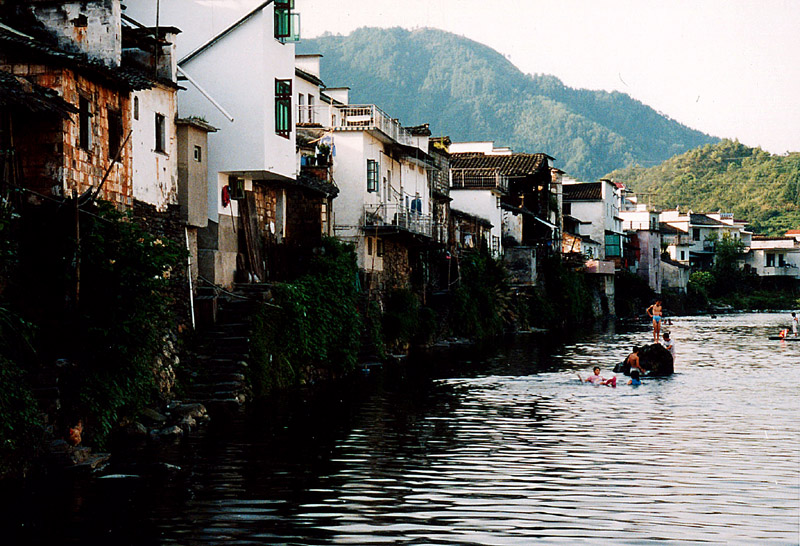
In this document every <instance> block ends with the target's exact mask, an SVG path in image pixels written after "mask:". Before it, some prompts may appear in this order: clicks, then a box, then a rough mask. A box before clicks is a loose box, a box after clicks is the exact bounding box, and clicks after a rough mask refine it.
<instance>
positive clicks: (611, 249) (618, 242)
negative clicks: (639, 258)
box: [562, 179, 624, 265]
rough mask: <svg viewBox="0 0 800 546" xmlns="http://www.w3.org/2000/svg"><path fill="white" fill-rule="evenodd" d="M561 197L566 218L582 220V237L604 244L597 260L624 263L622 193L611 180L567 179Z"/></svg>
mask: <svg viewBox="0 0 800 546" xmlns="http://www.w3.org/2000/svg"><path fill="white" fill-rule="evenodd" d="M562 194H563V196H562V198H563V213H564V215H565V216H567V215H569V216H572V217H573V218H577V219H579V220H580V221H581V235H587V236H588V237H589V238H590V239H592V240H593V241H597V242H600V243H602V247H601V254H600V255H599V256H597V259H599V260H616V261H621V259H622V243H623V238H624V233H623V230H622V218H621V217H620V214H619V213H620V208H621V193H620V190H619V189H618V188H617V186H616V185H615V184H614V183H613V182H611V181H610V180H601V181H599V182H578V181H575V180H572V179H565V180H564V184H563V187H562ZM587 222H588V223H587ZM620 265H621V264H620Z"/></svg>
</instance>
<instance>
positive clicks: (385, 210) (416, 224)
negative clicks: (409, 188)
mask: <svg viewBox="0 0 800 546" xmlns="http://www.w3.org/2000/svg"><path fill="white" fill-rule="evenodd" d="M386 228H393V231H404V232H408V233H413V234H416V235H422V236H424V237H428V238H431V237H433V221H432V219H431V216H430V215H429V214H420V213H418V212H416V211H412V210H410V209H408V208H406V207H405V206H404V205H400V204H398V203H381V204H380V205H365V206H364V230H365V231H367V232H368V233H369V232H370V231H371V230H373V229H374V230H376V232H377V233H378V234H379V235H381V234H385V233H386V232H387V229H386ZM389 231H392V230H389ZM437 235H439V234H438V233H437Z"/></svg>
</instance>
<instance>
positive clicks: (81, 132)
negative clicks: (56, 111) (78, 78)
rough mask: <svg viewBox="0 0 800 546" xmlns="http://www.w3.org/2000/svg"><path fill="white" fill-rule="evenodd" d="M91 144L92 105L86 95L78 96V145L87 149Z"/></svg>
mask: <svg viewBox="0 0 800 546" xmlns="http://www.w3.org/2000/svg"><path fill="white" fill-rule="evenodd" d="M91 145H92V107H91V104H90V103H89V99H87V98H86V97H79V98H78V146H80V147H81V148H83V149H84V150H88V149H89V148H90V147H91Z"/></svg>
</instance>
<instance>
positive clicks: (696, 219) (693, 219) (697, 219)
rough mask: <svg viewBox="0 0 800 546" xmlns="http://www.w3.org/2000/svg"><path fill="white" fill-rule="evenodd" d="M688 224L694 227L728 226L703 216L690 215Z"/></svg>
mask: <svg viewBox="0 0 800 546" xmlns="http://www.w3.org/2000/svg"><path fill="white" fill-rule="evenodd" d="M689 223H690V224H691V225H694V226H729V225H730V224H726V223H725V222H720V221H719V220H715V219H713V218H711V217H709V216H706V215H705V214H696V213H692V214H690V215H689Z"/></svg>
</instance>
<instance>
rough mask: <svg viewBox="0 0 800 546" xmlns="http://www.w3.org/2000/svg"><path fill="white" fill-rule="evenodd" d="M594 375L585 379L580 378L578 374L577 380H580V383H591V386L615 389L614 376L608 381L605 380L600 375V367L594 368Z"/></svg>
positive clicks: (615, 379) (615, 378)
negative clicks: (604, 386)
mask: <svg viewBox="0 0 800 546" xmlns="http://www.w3.org/2000/svg"><path fill="white" fill-rule="evenodd" d="M593 371H594V373H593V374H592V375H590V376H589V377H587V378H586V379H584V378H582V377H581V374H578V379H580V380H581V382H582V383H591V384H592V385H607V386H609V387H616V386H617V376H614V377H612V378H610V379H606V378H605V377H603V376H602V375H600V367H599V366H595V367H594V370H593Z"/></svg>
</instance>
